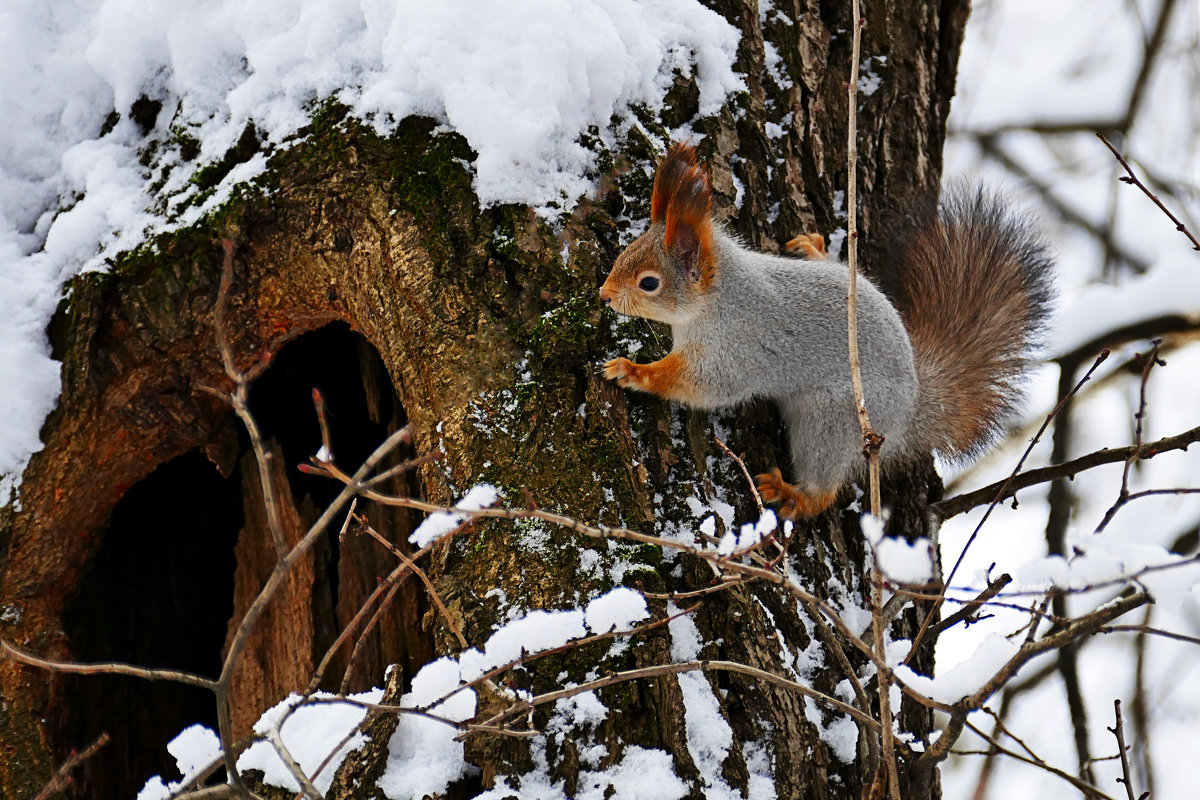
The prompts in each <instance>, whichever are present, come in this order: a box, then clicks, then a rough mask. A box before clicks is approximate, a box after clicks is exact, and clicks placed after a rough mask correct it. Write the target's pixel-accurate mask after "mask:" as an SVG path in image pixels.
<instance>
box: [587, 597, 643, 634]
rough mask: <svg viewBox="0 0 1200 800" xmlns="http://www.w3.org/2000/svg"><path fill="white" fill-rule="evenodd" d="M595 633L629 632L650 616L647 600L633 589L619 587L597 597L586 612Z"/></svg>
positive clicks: (589, 624) (588, 623)
mask: <svg viewBox="0 0 1200 800" xmlns="http://www.w3.org/2000/svg"><path fill="white" fill-rule="evenodd" d="M584 614H585V616H586V618H587V626H588V628H590V629H591V631H592V632H593V633H608V632H609V631H619V630H627V629H629V628H632V627H633V625H634V623H636V622H640V621H641V620H643V619H645V618H646V617H648V616H649V615H650V612H649V610H648V609H647V608H646V598H644V597H642V595H641V594H639V593H638V592H635V591H634V590H633V589H629V588H626V587H624V586H619V587H617V588H616V589H613V590H612V591H610V592H608V593H606V594H603V595H601V596H600V597H597V598H596V599H595V600H592V601H591V602H590V603H588V605H587V609H586V610H585V612H584Z"/></svg>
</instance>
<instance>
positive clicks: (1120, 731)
mask: <svg viewBox="0 0 1200 800" xmlns="http://www.w3.org/2000/svg"><path fill="white" fill-rule="evenodd" d="M1113 712H1114V714H1116V717H1117V724H1116V726H1115V727H1112V728H1109V729H1108V731H1109V733H1111V734H1112V735H1113V736H1115V737H1116V739H1117V755H1119V756H1120V757H1121V776H1122V777H1120V778H1117V783H1123V784H1125V794H1126V796H1128V797H1129V800H1138V798H1137V797H1135V796H1134V794H1133V780H1132V778H1131V777H1130V775H1129V748H1128V747H1127V746H1126V745H1125V724H1124V723H1123V722H1122V721H1121V701H1120V700H1113Z"/></svg>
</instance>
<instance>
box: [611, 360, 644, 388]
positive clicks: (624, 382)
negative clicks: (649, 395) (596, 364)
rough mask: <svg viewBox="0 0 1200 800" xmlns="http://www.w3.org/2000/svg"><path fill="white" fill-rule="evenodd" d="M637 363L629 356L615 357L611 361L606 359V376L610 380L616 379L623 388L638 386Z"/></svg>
mask: <svg viewBox="0 0 1200 800" xmlns="http://www.w3.org/2000/svg"><path fill="white" fill-rule="evenodd" d="M636 367H637V365H636V364H634V363H633V362H632V361H630V360H629V359H628V358H614V359H612V360H611V361H606V362H605V364H604V377H605V378H607V379H608V380H610V381H616V382H617V385H618V386H620V387H622V388H628V387H630V386H632V387H633V388H635V389H636V388H638V385H637V383H636V379H635V377H634V376H635V373H636Z"/></svg>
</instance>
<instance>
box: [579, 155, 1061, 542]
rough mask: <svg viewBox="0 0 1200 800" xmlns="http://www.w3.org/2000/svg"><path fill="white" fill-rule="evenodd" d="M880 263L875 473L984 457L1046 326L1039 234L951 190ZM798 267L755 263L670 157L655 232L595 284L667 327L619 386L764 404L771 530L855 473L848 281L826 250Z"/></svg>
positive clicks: (688, 172) (870, 383) (869, 299)
mask: <svg viewBox="0 0 1200 800" xmlns="http://www.w3.org/2000/svg"><path fill="white" fill-rule="evenodd" d="M900 227H901V229H900V231H899V233H898V234H897V235H896V237H895V239H894V241H892V242H891V244H890V245H889V247H888V248H887V254H886V258H885V263H884V264H881V265H880V267H881V269H880V270H879V273H880V275H881V279H880V285H879V286H876V285H875V284H874V283H871V282H870V281H868V280H865V279H862V278H860V279H859V281H858V284H857V286H858V291H857V297H858V341H859V353H860V362H861V369H862V380H863V387H864V391H865V395H866V404H867V410H868V412H869V413H870V415H871V422H872V425H873V427H874V428H875V429H876V431H877V432H878V433H880V434H882V435H883V436H884V441H885V443H884V446H883V450H882V455H883V459H884V464H885V466H886V465H889V464H896V463H897V462H899V463H903V462H904V461H905V460H906V459H911V458H912V457H914V456H916V455H918V454H920V453H928V452H929V451H930V450H937V451H938V453H939V454H940V455H942V456H944V457H947V458H950V459H961V458H966V457H972V456H975V455H978V454H979V453H981V452H982V451H983V450H984V449H986V448H987V447H988V446H989V445H990V444H991V442H992V441H993V440H994V439H995V437H996V435H997V433H998V432H999V429H1000V426H1001V424H1002V422H1003V420H1004V419H1005V417H1006V416H1007V415H1008V414H1010V413H1011V412H1012V411H1013V410H1014V408H1015V406H1016V404H1017V403H1018V401H1019V399H1020V392H1019V390H1018V386H1017V384H1018V382H1019V381H1020V379H1021V377H1022V375H1023V373H1024V372H1025V370H1026V368H1027V365H1028V357H1027V353H1028V351H1029V349H1030V348H1031V347H1032V346H1033V345H1034V344H1035V343H1036V340H1037V338H1038V336H1039V334H1040V332H1041V330H1042V329H1043V327H1044V325H1045V320H1046V317H1047V315H1048V311H1049V306H1050V303H1051V297H1052V294H1053V291H1052V274H1051V273H1052V264H1051V262H1050V259H1049V258H1048V256H1047V254H1046V249H1045V247H1044V246H1043V245H1042V244H1041V242H1040V241H1039V240H1038V239H1037V237H1036V236H1035V235H1034V234H1033V233H1032V232H1031V226H1030V225H1029V224H1028V223H1027V222H1026V221H1025V220H1023V219H1022V218H1021V217H1019V216H1017V215H1015V214H1013V213H1011V212H1010V211H1009V210H1008V209H1006V208H1005V207H1004V206H1003V205H1002V204H1001V203H1000V202H999V201H997V200H996V199H994V198H992V197H989V196H988V195H986V194H984V193H982V192H976V193H963V192H959V193H956V194H955V193H952V194H951V195H950V196H948V197H946V198H943V200H942V202H941V204H940V206H935V205H934V204H932V203H930V204H929V206H928V208H918V209H917V210H916V211H915V212H913V213H910V214H909V215H908V216H907V217H906V218H905V219H904V221H903V225H902V226H900ZM789 246H790V247H791V248H792V249H794V250H798V251H800V252H801V253H803V254H804V255H806V256H807V258H806V259H796V258H789V257H784V256H775V255H771V254H768V253H760V252H757V251H754V250H750V249H748V248H746V247H745V246H744V245H742V244H741V243H740V242H738V241H737V240H736V239H734V238H733V237H732V236H731V235H730V234H728V233H726V232H725V231H724V230H722V228H721V227H720V226H719V225H718V224H716V223H715V222H714V221H713V218H712V187H711V184H710V181H709V176H708V172H707V170H706V169H705V167H704V166H703V165H701V164H700V163H699V160H698V158H697V155H696V151H695V149H694V148H693V147H691V146H690V145H687V144H676V145H675V146H673V147H672V148H671V149H670V151H669V152H668V153H667V156H666V158H664V159H663V161H662V162H661V163H660V164H659V166H658V171H657V173H656V174H655V178H654V193H653V196H652V198H651V206H650V228H649V229H648V230H647V231H646V232H645V233H644V234H642V235H641V236H640V237H638V238H637V239H636V240H635V241H634V242H632V243H631V244H630V245H629V247H627V248H626V249H625V250H624V252H622V253H621V254H620V255H619V256H618V257H617V260H616V262H615V264H614V265H613V268H612V271H611V272H610V273H609V275H608V279H607V280H605V282H604V285H603V286H601V287H600V298H601V299H602V300H603V301H604V302H606V303H608V304H609V305H611V306H612V308H613V309H614V310H615V311H617V312H618V313H621V314H625V315H629V316H636V317H644V318H646V319H652V320H658V321H660V322H666V323H667V324H669V325H670V326H671V333H672V338H673V342H674V344H673V347H672V348H671V352H670V353H668V354H667V356H666V357H664V358H662V359H660V360H658V361H655V362H653V363H649V364H635V363H634V362H632V361H630V360H629V359H627V358H614V359H612V360H611V361H609V362H607V363H606V364H605V365H604V376H605V377H606V378H609V379H611V380H615V381H616V382H617V383H618V384H619V385H620V386H623V387H627V388H630V389H637V390H639V391H643V392H650V393H651V394H655V395H658V396H660V397H664V398H667V399H670V400H675V401H677V402H680V403H683V404H685V405H689V406H694V407H697V408H721V407H728V406H732V405H736V404H738V403H741V402H744V401H746V400H750V399H751V398H754V397H763V398H770V399H771V400H774V401H775V402H776V403H777V404H778V406H779V410H780V412H781V414H782V416H783V420H784V423H785V424H786V427H787V430H788V433H789V438H790V444H791V454H792V479H793V483H787V482H786V481H784V480H783V477H782V475H781V473H780V471H779V470H778V469H777V468H776V469H773V470H772V471H770V472H767V473H764V474H761V475H758V476H757V478H756V479H755V480H756V484H757V488H758V491H759V493H760V494H761V496H762V498H763V500H765V501H767V502H770V503H775V504H778V506H779V513H780V516H782V517H784V518H788V519H795V518H797V517H801V516H810V515H813V514H818V513H820V512H822V511H824V510H825V509H827V508H829V506H830V505H832V504H833V502H834V500H835V499H836V497H837V494H838V491H839V490H840V489H841V487H842V486H843V485H845V484H846V483H847V482H848V481H849V480H851V479H853V478H854V477H856V476H858V475H859V474H860V473H861V472H862V471H863V469H864V462H865V460H864V459H863V457H862V434H861V432H860V429H859V423H858V418H857V415H856V414H855V406H854V397H853V392H852V389H851V384H850V367H849V360H848V345H847V321H846V295H847V290H848V281H849V271H848V270H847V268H846V265H845V264H843V263H841V262H839V261H836V260H834V259H830V258H828V257H827V255H826V253H825V247H824V239H823V238H822V237H821V236H820V235H816V234H813V235H807V236H800V237H797V238H796V239H793V240H792V242H790V243H789Z"/></svg>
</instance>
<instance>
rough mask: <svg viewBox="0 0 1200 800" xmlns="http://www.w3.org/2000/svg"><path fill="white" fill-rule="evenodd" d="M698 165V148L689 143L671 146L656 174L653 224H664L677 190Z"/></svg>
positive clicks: (652, 203)
mask: <svg viewBox="0 0 1200 800" xmlns="http://www.w3.org/2000/svg"><path fill="white" fill-rule="evenodd" d="M698 163H699V160H698V159H697V157H696V148H694V147H692V146H691V145H690V144H688V143H687V142H676V143H675V144H673V145H671V149H670V150H668V151H667V156H666V158H664V159H663V160H662V161H661V162H659V165H658V171H657V172H655V173H654V194H653V195H652V196H651V198H650V221H651V222H662V221H663V220H664V219H665V218H666V216H667V208H668V207H669V206H670V205H671V199H672V198H673V197H674V196H675V192H676V190H678V189H679V186H680V184H681V183H682V182H683V181H684V180H685V179H686V178H687V176H688V173H690V172H692V171H693V170H694V169H696V166H697V164H698Z"/></svg>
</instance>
